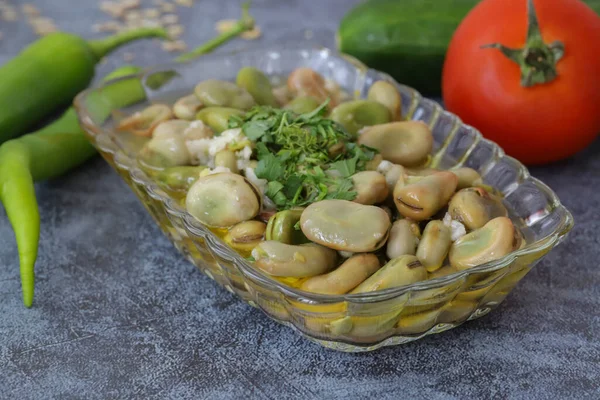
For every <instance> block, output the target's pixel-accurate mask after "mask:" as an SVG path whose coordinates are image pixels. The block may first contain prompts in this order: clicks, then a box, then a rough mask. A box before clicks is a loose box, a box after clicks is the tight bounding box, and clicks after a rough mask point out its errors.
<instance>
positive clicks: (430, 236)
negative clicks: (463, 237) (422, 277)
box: [416, 220, 452, 272]
mask: <svg viewBox="0 0 600 400" xmlns="http://www.w3.org/2000/svg"><path fill="white" fill-rule="evenodd" d="M451 245H452V238H451V231H450V228H449V227H447V226H446V225H444V223H443V222H442V221H438V220H434V221H429V223H428V224H427V226H425V229H424V230H423V236H422V237H421V241H420V242H419V247H418V248H417V254H416V255H417V258H418V259H419V261H421V264H423V266H424V267H425V269H427V272H433V271H436V270H438V269H440V267H441V266H442V264H443V262H444V260H445V259H446V256H447V255H448V251H449V250H450V246H451Z"/></svg>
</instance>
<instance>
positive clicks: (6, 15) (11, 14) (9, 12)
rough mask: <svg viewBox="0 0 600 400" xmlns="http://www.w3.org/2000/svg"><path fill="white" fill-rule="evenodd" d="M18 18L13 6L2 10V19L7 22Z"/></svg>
mask: <svg viewBox="0 0 600 400" xmlns="http://www.w3.org/2000/svg"><path fill="white" fill-rule="evenodd" d="M18 18H19V15H18V14H17V11H16V10H15V9H14V8H5V9H4V10H2V19H3V20H5V21H8V22H12V21H16V20H17V19H18Z"/></svg>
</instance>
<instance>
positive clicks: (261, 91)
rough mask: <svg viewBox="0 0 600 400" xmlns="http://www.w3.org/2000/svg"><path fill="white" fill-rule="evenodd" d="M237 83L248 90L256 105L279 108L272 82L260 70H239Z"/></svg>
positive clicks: (249, 68)
mask: <svg viewBox="0 0 600 400" xmlns="http://www.w3.org/2000/svg"><path fill="white" fill-rule="evenodd" d="M235 82H236V83H237V85H238V86H239V87H241V88H244V89H246V90H247V91H248V93H250V95H251V96H252V97H253V98H254V101H256V103H258V104H260V105H267V106H271V107H277V106H278V103H277V100H276V99H275V96H274V95H273V87H272V86H271V82H270V81H269V78H268V77H267V76H266V75H265V74H263V73H262V72H261V71H260V70H258V69H256V68H254V67H244V68H242V69H240V70H239V72H238V74H237V78H236V80H235Z"/></svg>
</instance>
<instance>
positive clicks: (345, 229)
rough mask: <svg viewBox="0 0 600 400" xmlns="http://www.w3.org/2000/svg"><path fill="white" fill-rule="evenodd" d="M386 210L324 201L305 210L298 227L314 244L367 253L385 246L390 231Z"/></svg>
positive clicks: (342, 202)
mask: <svg viewBox="0 0 600 400" xmlns="http://www.w3.org/2000/svg"><path fill="white" fill-rule="evenodd" d="M390 225H391V224H390V219H389V217H388V215H387V214H386V212H385V211H383V210H382V209H381V208H379V207H375V206H365V205H362V204H357V203H353V202H351V201H347V200H323V201H319V202H316V203H312V204H311V205H309V206H308V207H306V208H305V209H304V211H303V212H302V216H301V217H300V226H301V228H302V232H303V233H304V235H305V236H306V237H307V238H308V239H309V240H311V241H313V242H315V243H319V244H322V245H323V246H327V247H329V248H332V249H335V250H345V251H351V252H357V253H361V252H370V251H374V250H377V249H378V248H380V247H381V246H383V245H384V244H385V241H386V239H387V237H388V232H389V229H390Z"/></svg>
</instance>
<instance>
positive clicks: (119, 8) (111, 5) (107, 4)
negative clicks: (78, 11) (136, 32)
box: [100, 1, 125, 18]
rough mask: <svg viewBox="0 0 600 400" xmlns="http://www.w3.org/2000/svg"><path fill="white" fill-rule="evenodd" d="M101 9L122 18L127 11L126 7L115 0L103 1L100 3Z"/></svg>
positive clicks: (114, 16) (112, 15)
mask: <svg viewBox="0 0 600 400" xmlns="http://www.w3.org/2000/svg"><path fill="white" fill-rule="evenodd" d="M100 10H102V11H104V12H105V13H107V14H108V15H110V16H111V17H113V18H122V17H123V14H124V13H125V7H123V5H121V4H120V3H116V2H114V1H103V2H101V3H100Z"/></svg>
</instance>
